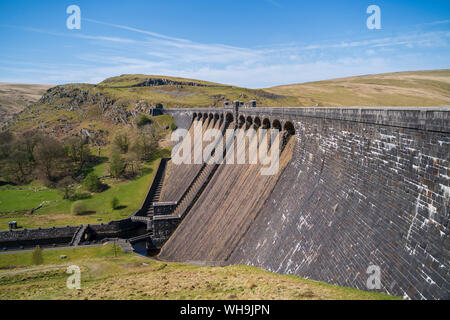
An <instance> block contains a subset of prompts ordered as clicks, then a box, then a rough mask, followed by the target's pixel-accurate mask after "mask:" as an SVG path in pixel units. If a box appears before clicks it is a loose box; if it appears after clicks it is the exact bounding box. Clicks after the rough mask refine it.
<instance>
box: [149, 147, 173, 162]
mask: <svg viewBox="0 0 450 320" xmlns="http://www.w3.org/2000/svg"><path fill="white" fill-rule="evenodd" d="M171 155H172V152H171V151H170V149H169V148H164V149H158V150H156V151H155V152H153V153H152V155H151V157H150V159H148V160H149V161H155V160H157V159H159V158H170V156H171Z"/></svg>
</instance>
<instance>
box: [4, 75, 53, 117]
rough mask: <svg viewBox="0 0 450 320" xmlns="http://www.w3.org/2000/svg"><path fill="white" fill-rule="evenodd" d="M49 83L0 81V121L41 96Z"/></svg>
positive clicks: (48, 86)
mask: <svg viewBox="0 0 450 320" xmlns="http://www.w3.org/2000/svg"><path fill="white" fill-rule="evenodd" d="M50 87H52V86H50V85H45V84H44V85H42V84H17V83H6V82H0V122H2V121H5V120H8V119H10V118H11V117H12V115H13V114H15V113H18V112H20V111H22V110H23V108H25V107H26V106H27V105H28V104H30V103H33V102H36V101H37V100H39V99H40V98H41V96H42V95H43V94H44V92H45V91H46V90H47V89H49V88H50Z"/></svg>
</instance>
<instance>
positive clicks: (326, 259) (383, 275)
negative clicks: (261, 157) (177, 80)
mask: <svg viewBox="0 0 450 320" xmlns="http://www.w3.org/2000/svg"><path fill="white" fill-rule="evenodd" d="M167 112H168V113H170V114H171V115H173V116H174V118H175V120H176V123H177V125H178V126H181V125H183V124H187V123H189V122H192V117H193V115H194V114H199V113H211V114H213V115H214V114H217V113H218V114H223V115H225V116H226V115H227V114H232V116H233V119H234V121H246V122H248V121H251V122H252V123H255V122H260V123H263V122H267V123H271V124H274V122H275V121H279V122H280V123H281V126H282V127H283V128H284V127H285V125H286V123H288V122H289V123H292V124H293V125H294V128H295V137H293V139H294V140H293V146H292V157H291V160H290V161H287V164H286V165H285V166H282V170H280V172H279V176H278V177H277V178H276V179H272V180H271V182H267V181H266V180H264V179H267V178H264V177H261V176H259V175H257V174H256V172H254V171H252V170H251V169H249V168H247V169H245V168H236V167H238V166H239V165H221V167H223V168H220V169H219V170H217V172H216V174H215V175H214V177H213V178H212V179H211V181H210V183H209V184H208V187H207V190H205V191H204V192H203V194H202V195H201V196H200V197H199V199H198V200H197V202H196V204H195V206H194V207H193V208H192V210H191V211H190V212H189V214H188V215H187V217H186V218H185V219H184V220H183V221H182V222H181V224H180V226H179V227H178V228H177V230H176V231H175V233H174V234H173V235H172V237H171V238H170V239H169V241H168V242H167V243H166V244H165V245H164V247H163V248H162V251H161V258H163V259H167V260H175V261H187V260H202V261H214V262H221V263H225V264H247V265H253V266H257V267H261V268H263V269H266V270H270V271H274V272H277V273H282V274H295V275H299V276H302V277H305V278H309V279H313V280H318V281H325V282H328V283H332V284H337V285H341V286H350V287H354V288H358V289H363V290H368V289H369V288H368V286H367V283H368V280H370V276H371V275H372V274H371V273H370V272H369V273H368V271H369V270H373V267H375V268H378V270H379V271H380V277H379V278H380V281H381V286H380V289H378V290H379V291H383V292H387V293H389V294H393V295H397V296H402V297H405V298H410V299H449V298H450V296H449V292H450V285H449V279H450V268H449V267H450V266H449V260H450V241H449V212H450V211H449V207H450V194H449V193H450V180H449V179H450V178H449V176H450V164H449V161H450V108H448V107H442V108H404V107H402V108H394V107H393V108H389V107H385V108H345V109H342V108H243V109H239V110H229V109H182V110H168V111H167ZM282 156H283V153H282ZM241 166H242V165H241ZM226 167H230V168H226ZM233 167H235V168H233ZM241 170H242V171H241ZM225 171H229V173H227V174H225V173H224V174H222V175H221V172H225ZM233 171H237V172H238V173H232V172H233ZM238 177H240V178H239V179H238ZM233 179H234V180H233ZM232 180H233V181H232ZM168 183H170V181H169V182H168ZM245 186H247V189H245ZM236 188H238V189H239V188H241V189H239V190H240V192H237V193H235V196H233V197H231V196H229V195H230V194H233V192H235V190H236ZM240 194H242V195H240ZM249 194H251V195H252V196H253V198H255V199H257V200H256V202H255V203H253V204H249V199H253V198H246V197H248V195H249ZM239 195H240V196H239ZM233 199H236V201H235V202H233V201H232V200H233ZM182 244H184V251H183V245H182ZM371 266H372V269H370V268H369V267H371Z"/></svg>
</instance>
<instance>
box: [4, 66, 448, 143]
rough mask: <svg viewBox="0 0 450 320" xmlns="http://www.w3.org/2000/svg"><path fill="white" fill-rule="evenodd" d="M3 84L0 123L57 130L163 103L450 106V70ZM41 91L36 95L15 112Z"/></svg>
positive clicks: (107, 121) (113, 124)
mask: <svg viewBox="0 0 450 320" xmlns="http://www.w3.org/2000/svg"><path fill="white" fill-rule="evenodd" d="M3 87H4V88H5V89H1V90H2V91H1V92H0V99H1V101H3V100H5V101H8V103H2V108H3V115H5V114H8V116H6V117H5V116H4V118H8V117H11V114H13V117H12V118H11V119H10V120H9V121H7V122H3V125H2V123H1V121H0V128H1V127H2V126H3V127H4V128H8V129H11V130H13V131H14V130H15V131H23V130H27V129H36V128H39V129H42V130H46V131H48V132H51V133H53V134H55V135H56V136H67V135H72V134H74V133H79V132H80V131H82V130H90V132H104V131H107V132H111V131H112V130H115V129H116V128H117V127H118V126H119V127H123V126H130V125H133V124H134V119H135V118H136V117H137V116H139V115H140V114H142V113H148V111H149V109H151V108H152V107H154V106H155V105H157V104H160V103H162V104H163V105H164V107H165V108H174V107H183V108H192V107H222V105H223V101H224V100H230V101H233V100H241V101H245V102H248V101H249V100H256V101H257V105H258V106H267V107H281V106H441V105H450V70H434V71H415V72H399V73H388V74H378V75H367V76H359V77H350V78H342V79H334V80H326V81H318V82H309V83H303V84H292V85H285V86H278V87H273V88H267V89H246V88H241V87H236V86H231V85H223V84H219V83H213V82H207V81H201V80H194V79H185V78H175V77H167V76H156V75H139V74H136V75H121V76H118V77H112V78H109V79H106V80H104V81H102V82H100V83H99V84H96V85H94V84H66V85H60V86H56V87H52V88H50V89H48V88H49V86H45V85H43V86H39V85H38V86H34V85H13V84H8V85H6V84H5V85H4V86H3ZM0 88H2V87H0ZM45 89H48V90H47V91H45V92H44V90H45ZM41 93H44V94H43V96H42V97H41V98H40V99H39V100H38V101H36V102H34V103H32V104H31V105H29V106H27V107H26V108H25V109H24V110H23V111H21V112H19V113H16V112H18V111H20V110H21V109H22V108H24V105H26V104H27V103H29V102H33V101H35V100H37V99H38V97H39V95H40V94H41ZM5 106H7V107H5ZM5 110H6V111H5ZM14 113H16V114H14Z"/></svg>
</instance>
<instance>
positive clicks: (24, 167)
mask: <svg viewBox="0 0 450 320" xmlns="http://www.w3.org/2000/svg"><path fill="white" fill-rule="evenodd" d="M32 170H33V164H32V162H31V160H30V158H29V156H28V154H27V153H25V152H23V151H19V150H16V151H13V152H12V153H11V154H10V155H9V157H8V158H7V159H5V160H3V161H2V168H1V174H2V176H3V177H4V178H5V179H6V180H7V181H10V182H13V183H17V184H21V183H25V182H29V181H31V180H32V179H31V172H32Z"/></svg>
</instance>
